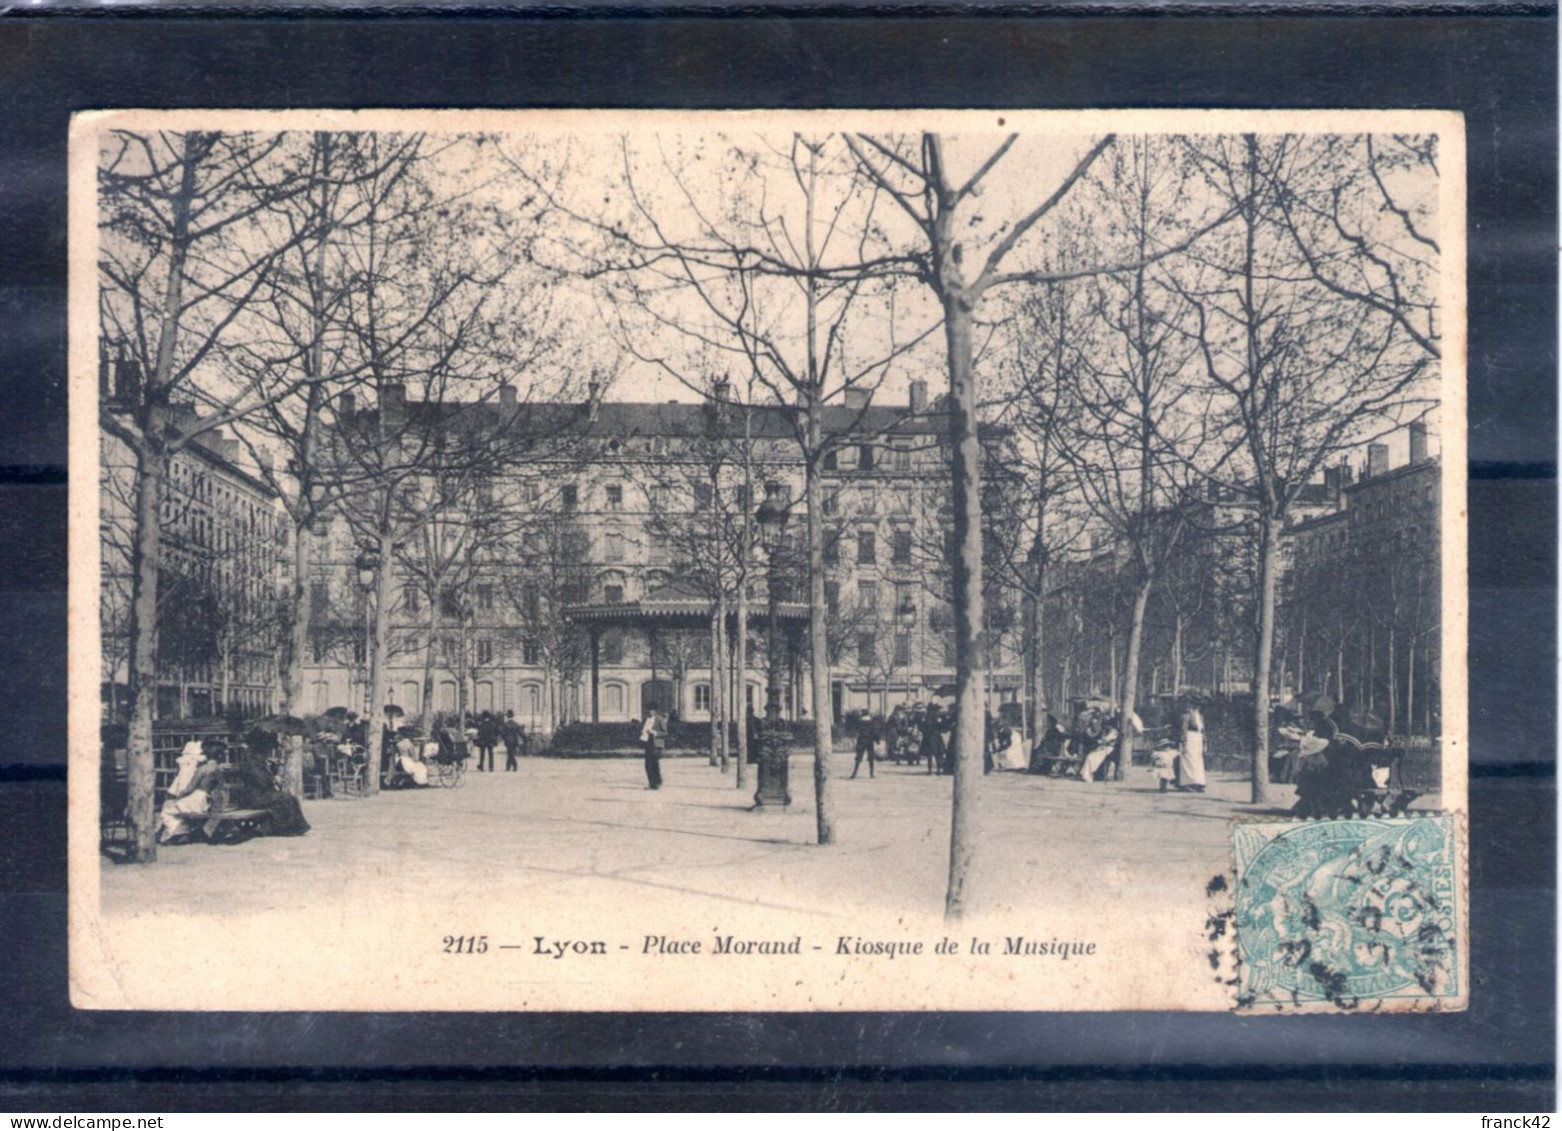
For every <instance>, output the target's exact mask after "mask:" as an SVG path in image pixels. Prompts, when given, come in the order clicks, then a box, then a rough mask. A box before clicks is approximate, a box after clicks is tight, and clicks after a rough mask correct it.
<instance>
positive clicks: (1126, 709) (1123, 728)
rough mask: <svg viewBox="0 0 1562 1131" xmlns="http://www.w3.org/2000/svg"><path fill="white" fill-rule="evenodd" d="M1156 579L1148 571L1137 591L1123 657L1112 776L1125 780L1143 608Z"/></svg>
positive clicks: (1131, 758) (1130, 751)
mask: <svg viewBox="0 0 1562 1131" xmlns="http://www.w3.org/2000/svg"><path fill="white" fill-rule="evenodd" d="M1153 584H1154V580H1153V579H1152V578H1151V577H1149V576H1148V575H1146V576H1145V577H1143V578H1141V579H1140V581H1139V584H1138V586H1137V588H1136V589H1135V591H1134V611H1133V620H1132V621H1131V622H1130V624H1129V626H1128V654H1127V655H1126V656H1124V657H1123V664H1124V671H1123V683H1122V690H1123V695H1122V698H1121V699H1119V700H1118V720H1119V726H1118V728H1117V769H1116V770H1115V771H1114V772H1113V775H1112V777H1113V779H1114V780H1116V781H1122V780H1123V776H1124V775H1125V774H1126V773H1127V772H1128V767H1129V766H1131V765H1133V761H1134V728H1133V717H1134V699H1135V696H1136V693H1137V691H1138V689H1139V651H1140V648H1141V647H1142V645H1143V642H1144V611H1145V609H1147V608H1148V607H1149V604H1150V588H1151V586H1152V585H1153Z"/></svg>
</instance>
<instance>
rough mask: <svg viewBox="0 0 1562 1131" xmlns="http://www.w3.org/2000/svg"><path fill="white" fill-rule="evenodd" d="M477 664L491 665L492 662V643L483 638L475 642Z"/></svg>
mask: <svg viewBox="0 0 1562 1131" xmlns="http://www.w3.org/2000/svg"><path fill="white" fill-rule="evenodd" d="M477 662H478V663H480V664H491V663H493V662H494V642H493V641H492V640H490V639H488V637H486V636H484V637H482V638H480V639H479V640H478V642H477Z"/></svg>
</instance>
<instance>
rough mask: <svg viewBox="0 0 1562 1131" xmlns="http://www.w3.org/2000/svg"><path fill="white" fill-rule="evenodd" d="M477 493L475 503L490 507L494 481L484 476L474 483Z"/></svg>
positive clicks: (492, 503)
mask: <svg viewBox="0 0 1562 1131" xmlns="http://www.w3.org/2000/svg"><path fill="white" fill-rule="evenodd" d="M474 486H475V490H476V493H477V505H478V506H480V507H491V506H493V505H494V481H493V480H492V479H489V478H488V477H486V476H484V477H483V478H482V479H479V480H478V481H477V483H476V484H475V485H474Z"/></svg>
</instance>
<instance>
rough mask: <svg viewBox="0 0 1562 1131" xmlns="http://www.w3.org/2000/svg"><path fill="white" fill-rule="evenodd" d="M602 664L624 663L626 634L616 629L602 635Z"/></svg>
mask: <svg viewBox="0 0 1562 1131" xmlns="http://www.w3.org/2000/svg"><path fill="white" fill-rule="evenodd" d="M602 662H603V663H604V664H621V663H623V662H624V634H623V633H622V632H620V631H618V629H616V628H614V629H609V630H608V631H607V632H604V633H603V634H602Z"/></svg>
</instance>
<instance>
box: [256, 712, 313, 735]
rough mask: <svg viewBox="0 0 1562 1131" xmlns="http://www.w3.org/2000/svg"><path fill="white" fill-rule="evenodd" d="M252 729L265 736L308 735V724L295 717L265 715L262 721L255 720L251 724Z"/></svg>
mask: <svg viewBox="0 0 1562 1131" xmlns="http://www.w3.org/2000/svg"><path fill="white" fill-rule="evenodd" d="M251 725H252V727H253V729H255V730H258V731H263V732H264V733H266V734H296V735H305V734H308V733H309V724H308V723H306V722H304V720H303V719H301V718H299V717H298V716H297V715H267V716H266V717H265V718H263V719H256V720H255V722H254V723H253V724H251Z"/></svg>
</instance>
